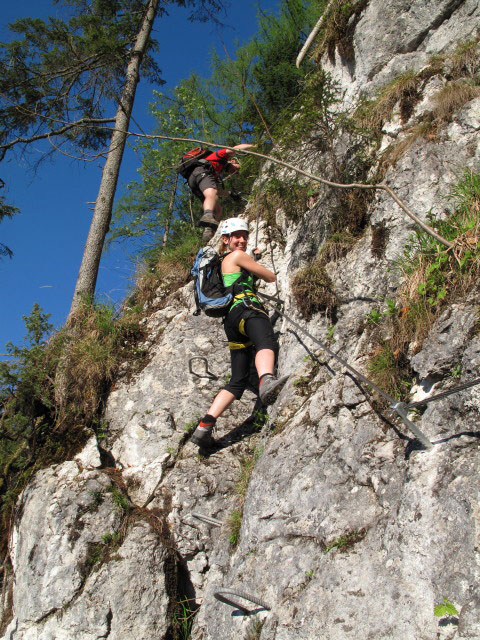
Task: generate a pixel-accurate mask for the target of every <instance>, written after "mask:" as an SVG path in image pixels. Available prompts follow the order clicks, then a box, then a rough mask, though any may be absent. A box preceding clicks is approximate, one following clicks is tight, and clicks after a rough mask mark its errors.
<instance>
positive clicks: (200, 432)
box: [190, 426, 217, 449]
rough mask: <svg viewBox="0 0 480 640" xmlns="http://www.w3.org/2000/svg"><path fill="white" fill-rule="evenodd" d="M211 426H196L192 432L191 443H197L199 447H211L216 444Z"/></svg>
mask: <svg viewBox="0 0 480 640" xmlns="http://www.w3.org/2000/svg"><path fill="white" fill-rule="evenodd" d="M212 431H213V426H211V427H200V426H199V427H197V428H196V429H195V431H194V432H193V435H192V437H191V438H190V440H191V441H192V442H193V444H196V445H198V446H199V447H200V448H201V449H212V448H213V447H216V446H217V443H216V442H215V440H214V438H212Z"/></svg>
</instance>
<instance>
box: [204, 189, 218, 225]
mask: <svg viewBox="0 0 480 640" xmlns="http://www.w3.org/2000/svg"><path fill="white" fill-rule="evenodd" d="M203 196H204V198H205V200H204V201H203V205H202V206H203V210H204V211H206V210H207V209H210V210H211V211H214V212H215V218H216V217H217V207H220V216H221V215H222V208H221V206H220V203H219V201H218V191H217V190H216V189H214V188H213V187H208V189H205V191H203ZM219 219H220V218H219Z"/></svg>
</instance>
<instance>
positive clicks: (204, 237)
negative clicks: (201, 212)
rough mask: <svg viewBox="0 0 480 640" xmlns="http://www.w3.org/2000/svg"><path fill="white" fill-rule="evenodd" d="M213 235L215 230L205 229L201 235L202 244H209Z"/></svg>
mask: <svg viewBox="0 0 480 640" xmlns="http://www.w3.org/2000/svg"><path fill="white" fill-rule="evenodd" d="M214 235H215V229H212V228H211V227H205V228H204V230H203V233H202V242H205V244H206V243H207V242H210V240H211V239H212V238H213V236H214Z"/></svg>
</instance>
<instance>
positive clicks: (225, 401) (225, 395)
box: [207, 352, 273, 418]
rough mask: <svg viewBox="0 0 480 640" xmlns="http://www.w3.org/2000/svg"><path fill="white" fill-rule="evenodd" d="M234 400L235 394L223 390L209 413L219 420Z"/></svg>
mask: <svg viewBox="0 0 480 640" xmlns="http://www.w3.org/2000/svg"><path fill="white" fill-rule="evenodd" d="M272 353H273V352H272ZM234 400H235V396H234V395H233V393H230V391H227V390H226V389H222V390H221V391H219V393H217V395H216V396H215V400H214V401H213V402H212V405H211V407H210V409H209V410H208V411H207V413H208V414H209V415H211V416H213V417H214V418H218V417H220V416H221V415H222V413H223V412H224V411H225V409H228V407H229V406H230V405H231V404H232V402H233V401H234Z"/></svg>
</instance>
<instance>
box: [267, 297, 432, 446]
mask: <svg viewBox="0 0 480 640" xmlns="http://www.w3.org/2000/svg"><path fill="white" fill-rule="evenodd" d="M257 295H258V296H259V297H260V298H263V299H265V300H268V301H270V302H275V303H277V304H279V303H281V300H278V299H277V298H274V297H273V296H269V295H267V294H266V293H258V292H257ZM276 311H277V312H278V313H279V314H280V315H281V316H282V317H283V318H285V320H286V321H287V322H289V323H290V324H292V325H293V326H294V327H295V328H296V329H297V330H298V331H300V332H301V333H303V334H304V335H306V336H307V337H308V338H310V340H312V342H314V343H315V344H318V346H319V347H320V348H321V349H322V350H323V351H325V352H326V353H328V355H330V356H331V357H332V358H335V359H336V360H338V362H340V364H342V365H343V366H344V367H345V368H346V369H348V371H350V373H352V374H353V375H354V376H355V377H357V378H359V379H360V380H362V381H363V382H365V384H368V385H369V386H370V387H371V388H372V389H374V390H375V391H376V392H377V393H378V394H380V395H381V396H382V397H383V398H384V399H385V400H387V402H388V403H389V409H390V410H391V411H394V412H395V413H396V414H397V415H398V416H399V417H400V418H401V419H402V421H403V422H404V423H405V426H406V427H408V429H410V431H411V432H412V433H413V434H415V436H416V437H417V438H418V439H419V440H420V442H421V443H422V444H423V445H424V447H426V448H427V449H431V447H432V443H431V442H430V440H429V439H428V438H427V436H426V435H425V434H424V433H422V432H421V431H420V429H419V428H418V427H417V426H416V425H415V424H413V422H412V421H411V420H409V419H408V417H407V414H406V412H405V408H406V407H405V406H404V405H403V403H399V402H397V401H396V400H395V398H392V396H390V395H389V394H388V393H386V392H385V391H383V389H380V387H378V386H377V385H376V384H375V383H374V382H372V381H371V380H369V379H368V378H367V377H366V376H364V375H363V373H360V371H357V369H355V368H354V367H352V366H351V365H350V364H349V363H348V362H347V361H346V360H344V359H343V358H342V357H340V356H339V355H338V354H336V353H335V352H334V351H332V350H331V349H329V348H328V347H327V345H326V344H325V343H323V342H321V341H320V340H318V339H317V338H314V337H313V336H312V334H311V333H310V332H309V331H307V330H306V329H304V328H303V327H302V326H301V325H299V324H298V322H295V320H292V318H290V317H289V316H287V315H286V314H285V313H283V311H280V310H279V309H278V308H276Z"/></svg>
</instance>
